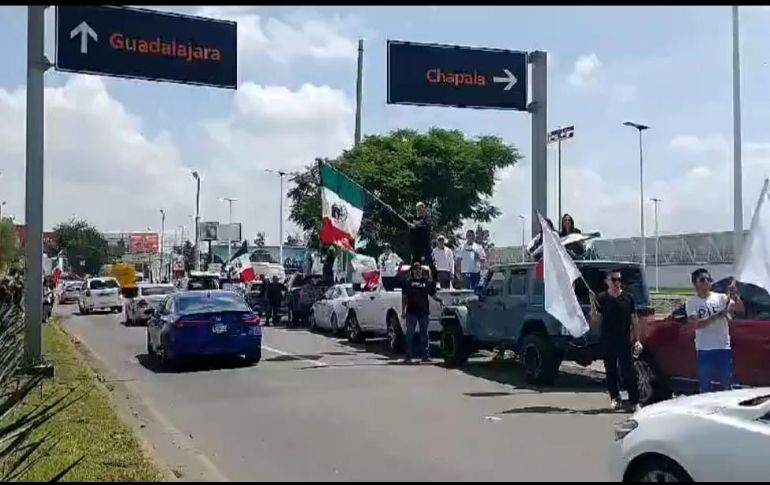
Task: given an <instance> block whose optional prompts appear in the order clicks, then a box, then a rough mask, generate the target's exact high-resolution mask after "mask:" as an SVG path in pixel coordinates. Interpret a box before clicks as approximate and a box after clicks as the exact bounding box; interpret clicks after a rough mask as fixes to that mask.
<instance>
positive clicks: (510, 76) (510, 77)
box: [492, 69, 516, 91]
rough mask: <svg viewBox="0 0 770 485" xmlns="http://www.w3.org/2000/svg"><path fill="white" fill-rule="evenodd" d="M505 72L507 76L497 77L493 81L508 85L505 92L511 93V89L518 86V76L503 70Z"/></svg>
mask: <svg viewBox="0 0 770 485" xmlns="http://www.w3.org/2000/svg"><path fill="white" fill-rule="evenodd" d="M503 72H504V73H505V76H495V77H493V78H492V81H494V82H496V83H508V84H507V85H506V86H505V87H504V88H503V90H504V91H510V90H511V88H512V87H513V86H514V85H515V84H516V76H514V75H513V73H512V72H511V71H509V70H508V69H503Z"/></svg>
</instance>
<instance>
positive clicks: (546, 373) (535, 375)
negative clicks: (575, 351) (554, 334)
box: [520, 332, 561, 386]
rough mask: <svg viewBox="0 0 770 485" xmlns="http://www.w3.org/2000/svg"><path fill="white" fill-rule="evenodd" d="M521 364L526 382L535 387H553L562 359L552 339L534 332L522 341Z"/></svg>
mask: <svg viewBox="0 0 770 485" xmlns="http://www.w3.org/2000/svg"><path fill="white" fill-rule="evenodd" d="M520 348H521V351H520V356H521V363H522V364H523V366H524V373H525V378H526V381H527V382H528V383H529V384H533V385H538V386H542V385H545V386H547V385H551V384H553V383H554V382H555V381H556V377H557V376H558V375H559V366H560V365H561V359H560V358H559V353H558V352H557V351H556V348H555V347H554V346H553V343H552V342H551V339H550V338H548V336H547V335H544V334H542V333H540V332H532V333H529V334H527V335H525V336H524V338H523V339H522V341H521V347H520Z"/></svg>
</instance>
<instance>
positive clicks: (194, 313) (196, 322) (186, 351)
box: [147, 290, 262, 367]
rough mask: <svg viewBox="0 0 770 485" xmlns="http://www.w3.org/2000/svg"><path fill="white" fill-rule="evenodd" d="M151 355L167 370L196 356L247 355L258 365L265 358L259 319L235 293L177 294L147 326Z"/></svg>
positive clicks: (168, 300)
mask: <svg viewBox="0 0 770 485" xmlns="http://www.w3.org/2000/svg"><path fill="white" fill-rule="evenodd" d="M147 353H148V354H150V355H151V356H154V357H156V358H157V359H158V360H159V361H160V363H161V365H162V366H164V367H168V366H171V365H173V364H174V363H175V362H176V361H178V360H179V359H180V358H182V357H188V356H196V355H197V356H200V355H243V356H245V357H246V360H247V361H248V362H249V363H253V364H256V363H257V362H259V360H260V358H261V357H262V327H261V326H260V319H259V315H257V314H256V313H254V312H253V311H252V310H251V308H249V306H248V305H247V304H246V301H245V300H244V299H243V297H242V296H241V295H239V294H237V293H234V292H232V291H222V290H210V291H183V292H179V293H174V294H172V295H169V297H168V298H167V299H166V300H165V301H164V302H163V303H162V304H161V306H160V309H158V310H157V311H155V312H153V314H152V316H151V317H150V320H149V322H148V323H147Z"/></svg>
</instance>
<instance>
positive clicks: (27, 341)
mask: <svg viewBox="0 0 770 485" xmlns="http://www.w3.org/2000/svg"><path fill="white" fill-rule="evenodd" d="M45 9H46V7H44V6H42V5H31V6H29V7H27V140H26V144H27V153H26V158H27V160H26V163H27V167H26V193H25V201H24V203H25V206H24V223H25V224H26V226H27V237H26V241H25V243H24V268H25V271H24V313H25V322H24V323H25V332H24V362H25V363H26V365H27V366H37V365H39V364H41V363H42V354H43V335H42V321H43V165H44V156H45V148H44V146H45V132H44V128H45V126H44V125H45V91H44V89H45V82H44V74H45V71H47V70H48V69H49V68H50V67H51V63H50V62H49V61H48V59H46V57H45V50H44V46H45Z"/></svg>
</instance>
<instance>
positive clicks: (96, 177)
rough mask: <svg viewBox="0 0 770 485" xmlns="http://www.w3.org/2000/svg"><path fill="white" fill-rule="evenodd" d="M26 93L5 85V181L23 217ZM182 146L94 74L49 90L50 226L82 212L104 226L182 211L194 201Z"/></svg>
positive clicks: (1, 100)
mask: <svg viewBox="0 0 770 485" xmlns="http://www.w3.org/2000/svg"><path fill="white" fill-rule="evenodd" d="M24 99H25V93H24V90H23V89H22V88H19V89H17V90H15V91H10V92H9V91H5V90H0V133H2V135H0V159H1V160H3V176H2V178H0V185H1V186H2V190H3V197H4V198H5V200H7V201H8V205H7V208H6V212H7V213H9V214H12V215H14V216H15V218H16V219H17V220H19V221H21V220H23V219H24V180H25V174H24V171H25V169H24V167H25V165H24V116H25V103H24ZM186 175H187V170H186V168H185V167H184V166H183V165H182V164H181V163H180V161H179V155H178V152H177V149H176V147H175V145H174V142H173V140H172V139H171V137H170V136H169V135H168V134H167V133H160V134H158V135H157V136H154V137H150V136H148V135H146V134H145V133H144V129H143V126H142V122H141V119H139V118H138V117H136V116H134V115H132V114H131V113H129V112H127V111H126V109H125V108H124V107H123V105H122V104H120V103H119V102H118V101H116V100H115V99H114V98H112V97H111V96H110V94H109V93H108V92H107V89H106V88H105V85H104V82H103V81H102V80H101V79H99V78H96V77H90V76H77V77H73V78H71V79H70V80H69V81H68V82H67V83H66V84H65V85H63V86H62V87H57V88H46V160H45V184H46V185H45V214H44V222H45V226H46V227H49V228H50V227H52V226H53V225H55V224H56V223H58V222H61V221H63V220H67V219H69V218H70V217H72V216H73V215H74V214H76V215H77V216H78V217H82V218H86V219H88V220H89V221H90V222H92V223H93V224H95V225H96V226H97V227H99V228H101V229H105V230H109V229H124V230H142V229H145V228H146V227H147V225H148V224H149V225H153V223H154V222H155V221H157V220H158V219H159V217H158V209H159V208H161V207H164V208H165V209H166V210H167V212H168V213H169V215H170V216H171V215H173V216H174V217H180V218H181V217H183V216H182V212H184V211H185V210H186V209H185V208H184V207H183V206H182V202H181V201H183V200H192V197H193V195H192V193H191V192H190V190H187V189H188V187H187V186H181V185H180V184H178V183H176V182H177V181H178V180H179V178H180V177H183V176H186Z"/></svg>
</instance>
